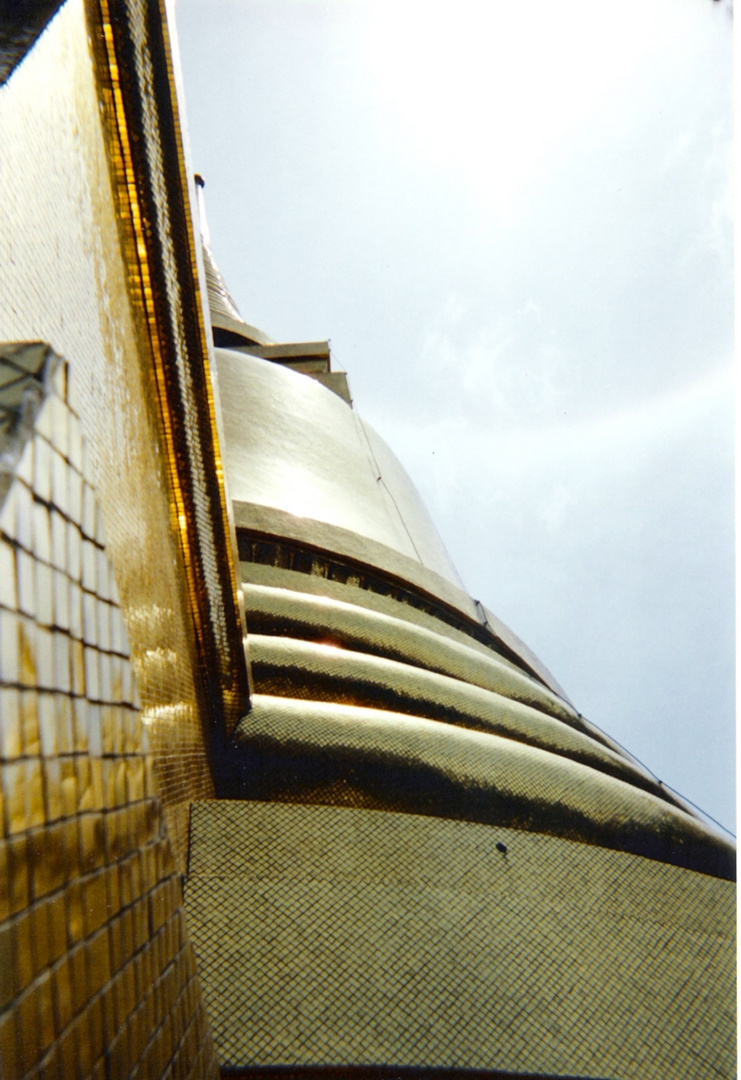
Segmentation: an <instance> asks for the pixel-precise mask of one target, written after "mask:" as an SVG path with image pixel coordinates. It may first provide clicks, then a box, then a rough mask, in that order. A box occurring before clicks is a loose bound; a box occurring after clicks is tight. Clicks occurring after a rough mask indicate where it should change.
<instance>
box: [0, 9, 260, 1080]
mask: <svg viewBox="0 0 741 1080" xmlns="http://www.w3.org/2000/svg"><path fill="white" fill-rule="evenodd" d="M135 7H136V5H135V4H131V5H129V6H128V8H129V9H133V8H135ZM140 8H141V10H143V11H145V12H147V13H148V14H149V15H151V16H153V17H154V20H155V22H156V19H157V18H160V17H161V13H160V12H159V10H158V9H150V8H149V7H147V6H142V5H140ZM127 13H128V11H127ZM139 13H140V15H141V11H140V12H139ZM88 14H89V15H90V16H91V21H90V22H88V21H87V19H86V11H85V9H84V8H83V4H82V2H81V0H69V2H68V3H67V4H65V5H64V7H63V8H62V10H61V11H60V13H59V14H58V16H57V17H56V18H55V20H54V21H53V22H52V24H51V25H50V27H49V28H48V30H47V32H46V33H45V34H44V35H43V36H42V38H41V39H40V41H39V42H38V44H37V46H36V47H35V49H34V50H33V52H32V53H31V54H30V55H29V56H28V57H27V58H26V60H25V61H24V63H23V64H22V65H21V66H20V67H19V68H18V69H17V70H16V71H15V73H14V75H13V77H12V78H11V79H10V81H9V82H8V84H7V85H6V86H5V87H3V88H2V89H1V90H0V129H2V132H3V153H2V155H1V156H0V181H1V183H2V188H3V199H2V200H1V201H0V338H2V339H11V340H20V341H23V340H29V339H30V340H41V341H46V342H49V343H50V344H51V345H52V346H53V348H54V350H55V351H56V352H57V353H59V354H61V355H64V356H65V357H66V358H67V359H68V361H69V378H68V379H66V378H65V379H64V380H63V383H62V384H60V385H59V386H58V395H57V397H56V398H53V399H50V400H49V401H48V403H47V405H46V406H45V407H44V409H43V411H42V413H41V414H40V416H39V420H38V425H37V431H36V434H35V436H34V438H33V440H32V442H30V443H29V444H28V446H27V448H26V451H25V452H24V456H23V458H22V460H21V462H20V466H19V471H18V477H17V479H16V481H15V482H14V484H13V486H12V487H11V490H10V493H9V495H8V497H7V500H6V502H5V504H4V506H3V509H2V518H1V520H0V528H1V529H2V537H1V538H0V580H2V584H1V585H0V656H1V657H2V659H1V660H0V684H1V690H0V692H1V693H2V702H1V705H2V737H1V739H0V755H1V758H2V760H1V762H0V772H1V780H2V784H1V792H0V794H1V795H2V799H1V800H0V810H1V811H2V815H3V816H2V838H1V839H0V972H1V974H0V986H1V987H2V990H1V991H0V1075H2V1076H3V1080H5V1077H8V1078H9V1080H15V1078H16V1077H18V1078H21V1077H29V1078H30V1077H31V1076H36V1075H39V1076H41V1075H44V1076H47V1075H48V1076H64V1077H74V1076H77V1077H78V1078H82V1077H88V1076H90V1077H100V1078H102V1077H104V1076H105V1077H106V1080H114V1078H118V1077H121V1078H123V1077H126V1076H129V1075H132V1074H133V1071H134V1070H138V1073H137V1075H142V1076H153V1077H154V1076H157V1077H159V1076H166V1075H177V1076H182V1077H183V1078H185V1077H191V1076H192V1077H193V1078H196V1077H198V1078H200V1077H211V1078H213V1077H214V1075H215V1070H216V1062H215V1058H214V1054H213V1049H212V1045H211V1038H210V1029H209V1026H208V1020H207V1018H206V1014H205V1012H204V1010H203V1006H202V1001H201V996H200V989H199V984H198V979H197V974H196V971H195V964H194V960H193V954H192V950H191V949H190V945H189V943H188V939H187V934H186V930H185V924H184V917H183V912H182V905H181V890H180V877H179V870H181V869H182V868H183V867H184V865H185V858H186V854H187V829H188V812H189V803H190V800H191V799H192V798H193V797H204V796H208V795H210V794H211V793H212V792H213V783H212V780H211V776H210V771H209V767H208V763H207V760H206V748H205V742H204V716H205V710H204V707H203V706H204V702H203V700H202V696H201V693H200V689H199V685H198V683H197V682H196V679H197V672H198V671H199V669H200V656H199V653H198V650H197V648H196V640H195V635H194V629H193V606H192V604H191V602H190V601H191V593H192V582H191V581H189V579H188V578H187V576H186V571H187V570H188V568H189V566H188V552H187V551H184V547H185V545H184V544H183V543H181V536H182V533H183V530H182V529H181V527H180V526H181V523H180V521H179V515H178V513H173V492H174V487H173V469H174V466H175V465H176V462H174V461H173V460H172V452H171V444H170V443H168V439H167V437H166V436H167V432H166V431H163V412H162V409H161V408H160V405H159V402H158V397H157V378H156V376H157V368H156V364H155V356H154V354H153V349H154V343H155V342H154V331H155V327H153V326H152V325H151V324H150V323H148V322H147V320H146V318H145V313H146V308H147V297H146V296H145V297H144V298H143V300H142V298H141V297H139V298H138V299H137V297H136V295H134V294H132V289H133V288H134V285H133V284H132V283H135V282H137V281H138V282H139V286H138V287H140V288H141V289H142V291H143V292H144V293H146V291H147V288H149V287H150V286H148V285H147V283H146V281H145V279H144V278H143V277H142V275H141V273H140V270H141V266H140V265H139V260H142V259H144V257H145V253H144V252H143V251H142V250H139V248H138V247H137V245H136V243H134V244H133V246H132V244H131V243H128V242H122V236H123V233H124V232H125V230H121V229H120V228H119V226H120V225H121V224H122V222H121V221H120V219H119V217H118V215H119V213H120V211H121V207H122V205H124V204H125V202H126V197H127V194H128V197H129V198H130V211H131V214H132V215H134V216H135V210H134V208H135V203H136V198H135V191H136V181H137V177H135V176H132V175H131V174H129V173H126V171H125V170H124V171H120V170H119V171H118V172H117V171H116V170H115V168H114V171H113V174H112V173H111V171H110V169H109V165H110V160H109V158H108V157H107V151H106V141H105V131H104V128H103V123H104V118H105V117H106V116H108V118H109V119H110V114H106V112H105V109H103V110H102V109H101V105H106V104H107V105H108V106H111V101H110V100H107V99H106V100H101V99H102V98H103V96H104V86H103V85H102V84H101V83H99V82H98V81H97V77H96V71H98V69H96V66H95V64H96V61H95V58H94V56H93V55H92V53H91V41H92V42H97V43H98V44H101V35H103V37H104V38H105V40H103V42H102V44H103V46H105V45H106V44H108V45H110V43H111V41H112V37H111V34H112V33H113V32H114V31H112V29H111V27H110V26H106V25H104V24H102V23H101V22H100V12H99V9H98V7H97V5H96V4H95V3H91V4H90V5H89V8H88ZM118 15H119V16H121V15H122V9H121V7H120V6H119V8H118ZM96 20H97V21H96ZM139 30H140V31H141V32H142V33H146V29H145V28H144V27H143V26H142V25H140V26H139ZM116 32H117V31H116ZM105 35H107V37H106V36H105ZM98 56H99V54H98ZM98 73H99V71H98ZM164 74H166V75H167V76H168V77H169V73H168V72H165V73H164ZM113 106H114V107H118V105H117V103H115V102H114V103H113ZM109 134H110V131H109ZM113 164H114V166H115V164H116V163H115V161H114V162H113ZM119 164H120V163H119ZM180 164H182V163H180ZM112 180H113V182H114V184H117V185H124V188H125V190H124V191H123V192H122V191H121V189H120V187H119V188H117V190H116V197H115V198H114V192H113V190H112V186H111V184H112ZM141 226H142V223H141V222H139V227H140V228H141ZM191 243H192V244H194V240H193V238H191ZM194 250H195V249H194ZM192 318H197V313H195V314H193V315H192ZM157 330H158V332H161V327H158V328H157ZM217 472H218V468H217ZM201 494H202V493H201ZM175 501H176V500H175ZM227 556H228V553H226V554H225V559H226V563H227V564H228V557H227ZM214 616H215V621H216V623H218V619H222V618H223V612H221V611H217V610H214ZM237 641H238V643H239V634H237ZM225 655H226V654H225ZM137 688H138V689H137ZM140 706H141V707H140Z"/></svg>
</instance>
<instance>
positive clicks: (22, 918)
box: [0, 403, 214, 1080]
mask: <svg viewBox="0 0 741 1080" xmlns="http://www.w3.org/2000/svg"><path fill="white" fill-rule="evenodd" d="M57 404H58V405H59V404H60V403H57ZM61 404H63V403H61ZM55 413H56V419H55V422H54V426H53V428H49V427H47V433H48V435H49V437H50V438H51V439H52V441H53V440H54V438H55V431H56V430H60V431H62V433H64V430H65V428H64V424H60V423H59V417H60V416H61V415H62V412H60V409H59V408H56V410H55ZM40 415H41V416H43V415H44V410H43V409H42V412H41V414H40ZM72 426H73V425H71V424H70V425H68V427H67V434H69V431H70V430H71V428H72ZM43 442H44V440H43V439H41V437H40V436H34V438H33V439H32V441H31V442H30V443H29V444H28V447H29V448H30V450H31V453H30V455H29V458H30V460H31V461H32V462H36V461H37V460H43V459H44V453H43V452H42V453H41V454H37V453H36V452H35V451H36V448H37V446H38V445H41V444H43ZM47 457H48V455H47ZM57 459H58V460H60V461H61V462H62V466H64V468H69V466H68V465H67V464H66V461H65V459H64V458H63V456H62V455H61V454H60V453H58V454H57V457H56V459H55V458H52V459H51V460H52V461H53V460H57ZM23 461H26V458H25V457H24V458H22V462H23ZM62 466H59V465H58V466H57V472H56V473H55V474H54V484H53V485H52V486H53V490H52V491H51V493H50V494H51V497H52V498H57V499H59V502H60V504H62V503H63V504H64V505H58V506H55V508H54V510H53V515H56V519H57V520H58V521H59V522H60V523H61V525H62V526H63V528H58V529H57V532H56V535H57V537H58V538H59V541H58V546H57V552H56V554H57V555H58V556H59V562H60V566H61V569H58V570H55V569H54V568H53V567H52V565H51V563H52V560H53V558H54V554H55V552H54V541H53V536H54V526H53V525H52V524H51V523H50V525H49V529H48V533H49V536H48V543H45V541H44V539H43V522H42V521H41V518H40V517H39V516H38V515H36V518H35V521H36V524H35V526H34V528H35V534H36V536H37V543H36V546H35V547H34V548H33V550H31V549H30V547H29V548H28V549H27V547H26V546H25V545H26V544H27V542H29V543H30V537H29V536H28V535H26V534H25V533H23V530H22V529H20V528H19V529H18V531H17V533H16V534H15V535H14V534H13V533H12V532H9V531H8V530H9V528H10V525H11V524H15V525H16V526H19V525H20V519H19V517H18V516H17V514H15V515H9V514H7V513H5V514H4V517H3V527H4V531H3V533H2V534H0V552H2V553H4V555H5V558H4V565H5V566H6V567H7V566H12V568H13V570H14V573H15V578H14V587H13V589H10V590H9V589H7V588H6V589H5V590H4V592H3V593H2V596H1V597H0V634H2V641H1V644H2V645H3V646H4V648H3V661H2V668H1V670H0V675H1V676H2V680H1V682H2V685H0V695H1V700H0V704H1V705H2V726H1V732H2V734H1V737H0V821H1V822H2V833H1V835H0V970H1V971H2V976H0V1054H2V1055H3V1056H2V1058H1V1059H0V1061H1V1062H2V1072H3V1077H5V1076H6V1075H7V1076H8V1077H9V1080H15V1078H16V1077H18V1078H19V1080H20V1077H22V1076H24V1075H26V1074H27V1073H28V1074H30V1072H31V1071H32V1070H33V1075H34V1076H35V1075H38V1076H46V1075H55V1076H56V1075H57V1073H56V1072H55V1070H56V1069H61V1070H62V1074H63V1075H69V1076H72V1075H77V1076H90V1077H93V1076H104V1077H105V1080H108V1073H107V1072H106V1068H105V1067H104V1062H103V1054H104V1052H107V1053H108V1060H109V1067H110V1068H112V1069H113V1071H114V1072H116V1071H120V1072H121V1075H123V1076H128V1074H129V1073H130V1072H131V1069H132V1068H133V1067H134V1066H135V1065H136V1063H137V1062H138V1061H140V1060H141V1059H142V1058H143V1055H144V1052H145V1050H146V1048H147V1046H148V1044H150V1043H152V1044H154V1043H155V1042H156V1041H157V1040H158V1038H159V1039H160V1045H163V1046H165V1045H166V1050H163V1051H162V1053H163V1065H162V1070H163V1071H164V1070H165V1068H166V1067H167V1066H168V1064H171V1063H172V1062H173V1061H175V1060H177V1054H178V1053H180V1052H181V1044H182V1046H184V1045H185V1043H184V1041H183V1038H182V1037H181V1036H182V1032H183V1031H184V1030H185V1028H186V1027H187V1025H188V1024H190V1025H191V1027H192V1025H193V1018H194V1017H195V1016H199V1015H200V1016H201V1022H202V1024H203V1027H204V1034H203V1037H202V1039H201V1044H200V1045H201V1046H202V1047H203V1048H204V1049H205V1050H206V1051H207V1053H205V1055H203V1056H202V1057H201V1058H200V1062H201V1064H200V1070H201V1071H200V1072H199V1073H198V1074H196V1073H192V1074H193V1075H199V1076H204V1077H206V1076H213V1068H214V1058H213V1056H212V1051H210V1049H209V1048H210V1043H209V1039H208V1037H207V1033H206V1032H207V1029H206V1026H205V1020H204V1019H203V1015H202V1004H201V1001H200V996H199V994H196V996H195V997H193V998H192V1000H191V1001H190V1005H189V1006H188V1007H186V1003H185V1001H184V999H183V997H182V995H180V996H178V993H177V992H176V991H174V990H173V989H172V986H173V983H172V979H173V973H174V972H177V971H178V970H179V969H180V967H182V972H183V979H184V978H185V977H186V973H187V972H189V971H190V972H191V974H192V968H191V967H190V966H189V963H188V957H189V956H190V953H189V952H188V949H187V947H186V946H185V943H184V940H183V937H182V934H179V933H176V932H175V930H174V926H175V922H174V920H177V918H178V917H179V912H180V906H181V903H182V900H181V896H180V892H179V887H178V885H177V878H176V868H175V863H174V860H173V857H172V854H171V851H170V845H169V841H168V839H167V838H166V834H165V832H164V827H163V820H162V812H161V804H160V802H159V788H158V784H157V779H156V777H155V775H154V772H153V762H152V759H151V757H150V756H148V755H147V753H146V737H147V734H148V733H147V732H145V731H144V729H143V728H142V724H141V720H140V717H139V712H138V709H137V704H136V693H135V684H134V681H133V678H132V676H131V671H130V661H129V658H128V652H127V638H126V633H125V631H124V629H123V624H122V622H121V616H120V612H119V611H118V609H117V608H116V607H115V606H113V604H112V599H113V598H114V597H115V595H116V590H115V588H114V587H113V585H112V582H111V578H110V568H109V566H108V563H107V561H106V559H105V558H104V556H105V552H104V551H102V550H101V549H100V547H99V546H98V545H97V540H96V542H95V543H92V542H88V541H85V545H87V546H86V547H83V546H82V545H78V546H79V547H80V550H81V551H85V552H87V555H84V554H83V556H82V562H83V563H84V561H85V558H87V570H85V568H84V566H81V568H80V571H79V572H80V573H81V574H82V575H83V578H84V580H83V581H82V583H81V584H76V583H75V582H74V581H73V580H72V579H73V578H74V577H75V576H76V575H77V574H78V569H77V556H76V554H75V552H76V545H75V541H74V539H73V537H74V536H75V533H76V535H77V536H78V537H79V536H80V533H79V530H78V529H77V526H76V525H75V524H74V523H73V522H70V521H67V520H66V518H65V516H64V514H63V513H62V511H63V510H64V511H65V512H69V510H70V508H72V509H76V510H78V512H79V513H80V514H81V513H82V497H80V499H77V497H76V495H75V494H74V492H75V485H74V483H67V484H66V485H65V483H64V482H63V480H62V479H61V473H60V471H59V470H60V468H61V467H62ZM25 472H26V474H27V475H29V476H31V477H32V478H33V477H34V476H35V475H36V471H35V466H34V467H32V466H31V465H30V464H28V462H27V463H26V467H25ZM19 487H22V483H21V481H17V482H16V483H15V484H14V485H13V486H12V487H11V489H10V494H9V496H8V499H9V500H11V505H13V502H12V498H11V497H12V494H13V492H14V491H15V490H16V489H17V488H19ZM89 490H90V491H91V492H92V490H93V489H92V487H90V486H89ZM60 493H61V494H60ZM26 502H27V500H26ZM20 503H21V504H24V500H23V499H21V500H20ZM7 505H8V500H6V503H5V506H6V507H7ZM18 505H19V500H15V510H16V511H17V509H18ZM29 505H33V506H36V505H38V504H37V503H33V504H29ZM53 520H55V518H54V517H53V516H52V518H51V521H53ZM39 522H41V524H39ZM73 528H74V531H73ZM96 528H97V526H96ZM19 536H20V537H21V539H22V540H23V544H21V542H20V540H19ZM39 536H40V537H42V539H41V540H38V537H39ZM8 553H10V554H8ZM44 557H46V559H47V560H48V561H41V560H42V559H43V558H44ZM85 574H86V575H87V576H86V577H84V575H85ZM85 585H87V586H91V587H93V588H94V589H100V590H101V591H102V594H103V595H100V594H98V593H94V592H91V591H89V589H85V588H84V587H83V586H85ZM70 597H71V598H72V600H73V603H72V611H71V618H67V616H68V614H70V608H69V601H70ZM54 612H59V613H60V615H61V617H60V618H59V619H55V618H54ZM65 624H66V625H65ZM75 631H77V632H78V634H79V636H78V637H77V638H75V637H74V636H73V635H74V633H75ZM84 633H86V636H87V639H88V644H84V643H83V640H82V637H83V634H84ZM114 647H117V648H118V649H119V650H120V651H119V652H118V653H115V654H114V653H112V652H111V649H112V648H114ZM152 926H153V927H154V930H155V938H154V940H152V939H151V937H150V929H151V927H152ZM157 931H159V932H157ZM136 972H140V973H141V972H146V983H145V982H144V979H143V976H142V975H141V974H139V976H138V983H137V976H136ZM152 986H154V987H158V986H162V987H163V988H164V987H167V988H168V989H167V993H164V992H162V993H161V994H160V1007H159V1010H158V1011H155V1010H154V1008H153V1007H151V1008H149V1009H148V1010H147V1009H142V1008H141V1006H140V1000H141V997H142V995H143V994H145V993H146V992H147V987H150V988H151V987H152ZM165 1028H166V1029H167V1030H168V1031H170V1029H171V1028H172V1029H173V1030H177V1031H178V1032H179V1034H178V1041H172V1040H170V1041H169V1042H167V1043H166V1044H165V1043H162V1041H161V1034H160V1035H158V1033H161V1032H162V1031H163V1030H165ZM119 1030H120V1031H122V1034H121V1036H120V1047H121V1052H122V1057H121V1058H120V1059H116V1058H115V1055H114V1057H113V1058H111V1056H110V1051H106V1047H108V1046H109V1044H110V1043H111V1041H115V1039H116V1032H117V1031H119ZM183 1052H184V1051H183ZM111 1062H112V1064H110V1063H111ZM101 1069H102V1072H101ZM8 1070H10V1071H8Z"/></svg>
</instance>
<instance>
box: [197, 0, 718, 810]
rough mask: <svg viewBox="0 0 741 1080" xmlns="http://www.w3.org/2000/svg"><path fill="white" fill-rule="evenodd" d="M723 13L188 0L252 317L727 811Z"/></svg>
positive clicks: (543, 638) (652, 757)
mask: <svg viewBox="0 0 741 1080" xmlns="http://www.w3.org/2000/svg"><path fill="white" fill-rule="evenodd" d="M731 10H732V9H731V4H730V0H718V2H716V0H619V2H617V0H616V2H613V3H610V4H608V3H605V2H602V0H590V2H586V0H564V2H562V3H553V2H552V0H551V2H545V0H529V2H528V3H514V2H512V0H509V2H506V3H505V2H501V0H481V2H473V0H429V2H425V3H422V2H421V0H420V2H416V0H240V2H238V3H237V2H234V0H179V2H178V20H179V30H180V37H181V48H182V55H183V64H184V76H185V80H184V81H185V86H186V90H187V106H188V117H189V123H190V129H191V137H192V145H193V152H194V160H193V167H194V168H195V169H197V170H199V171H201V172H202V173H203V174H204V175H205V177H206V185H207V186H206V191H205V197H206V202H207V205H208V215H209V224H210V227H211V235H212V239H213V245H212V246H213V250H214V254H215V257H216V259H217V261H218V263H219V266H220V268H221V270H222V271H223V273H224V276H225V278H226V281H227V283H228V286H229V289H230V291H231V292H232V294H233V295H234V297H235V300H236V301H237V304H238V305H239V307H240V309H241V311H242V314H243V315H244V317H245V319H246V320H247V322H249V323H252V324H254V325H257V326H261V327H263V328H264V329H265V331H266V332H268V333H269V334H271V335H272V336H274V337H275V338H276V339H277V340H286V341H290V340H294V341H307V340H320V339H323V338H326V337H329V338H330V339H331V343H332V355H333V359H334V362H335V363H336V364H337V366H339V367H344V368H346V369H347V371H348V373H349V379H350V387H351V391H352V394H353V397H354V400H355V402H356V404H357V407H358V409H359V411H360V413H361V414H362V415H363V416H364V417H365V418H366V419H367V420H369V421H370V423H371V424H372V425H373V427H374V428H375V429H376V430H377V431H378V432H379V434H380V435H381V436H382V437H383V438H384V439H385V440H386V441H387V442H388V444H389V445H390V446H391V448H392V449H393V450H394V451H395V452H396V453H397V454H398V456H399V458H400V460H401V462H402V464H403V465H404V466H405V467H406V469H407V470H408V471H409V473H410V475H411V477H412V478H413V480H414V482H415V484H416V485H417V486H418V488H419V489H420V491H421V493H422V496H423V498H424V500H425V502H426V504H427V506H428V508H429V510H430V512H431V515H432V518H433V520H434V521H435V522H436V524H437V526H438V528H439V530H440V532H441V535H442V537H443V540H444V541H445V544H446V546H447V547H448V550H449V551H450V554H451V556H452V558H453V561H454V563H455V564H456V566H457V568H458V570H459V571H460V573H461V576H462V578H463V580H464V581H465V582H466V585H467V587H468V588H469V589H470V590H471V592H472V594H473V595H474V596H476V597H478V598H480V599H481V600H482V601H483V602H484V603H485V604H486V605H487V606H488V607H490V608H491V609H492V610H493V611H494V612H495V613H496V614H497V615H498V616H500V617H501V618H503V619H504V621H505V622H507V623H509V624H510V625H511V627H512V629H513V630H514V631H515V632H516V633H517V634H519V635H520V636H521V637H522V638H523V640H524V641H526V642H527V644H528V646H530V647H531V648H532V649H533V650H534V651H535V652H536V654H537V655H538V656H539V657H540V658H541V660H542V661H543V662H544V663H545V664H546V665H547V666H548V667H550V668H551V669H552V670H553V672H554V674H555V675H556V677H557V678H558V680H559V682H561V684H562V685H563V686H564V687H565V688H566V690H567V692H568V693H569V694H570V696H571V697H572V699H573V700H574V702H575V703H576V705H577V707H578V708H579V709H580V710H581V711H582V712H583V713H584V714H585V715H587V716H588V717H590V719H592V720H593V721H594V722H595V723H597V724H599V726H601V727H602V728H604V729H605V730H607V731H609V732H610V734H612V735H613V736H614V737H615V738H617V739H618V740H619V741H620V742H622V743H623V744H625V745H626V746H628V747H629V748H630V750H631V751H632V752H633V753H635V754H637V755H638V756H639V757H640V758H641V759H642V760H644V761H645V762H646V763H647V764H648V765H649V766H650V767H651V768H653V769H654V770H655V771H656V772H658V773H659V775H660V776H661V778H662V779H663V780H664V781H666V782H667V783H669V784H671V785H672V786H674V787H675V788H677V789H678V790H680V791H681V792H683V793H684V794H686V795H687V796H688V797H689V798H691V799H692V800H693V801H695V802H696V803H699V804H700V805H701V806H703V807H704V808H705V809H707V810H708V812H709V813H711V814H713V815H714V816H715V817H719V818H720V819H721V820H723V822H724V823H725V824H732V822H733V817H734V809H733V807H734V801H733V767H732V759H731V747H732V739H733V730H734V728H733V721H734V696H733V663H734V650H733V494H732V483H733V459H732V447H733V421H732V393H731V374H730V372H731V363H732V345H733V337H732V326H733V323H732V287H731V283H732V274H733V234H732V220H731V205H732V204H731V167H730V165H731V134H732V110H731V58H732V48H731V46H732V34H731V19H730V16H731Z"/></svg>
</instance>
